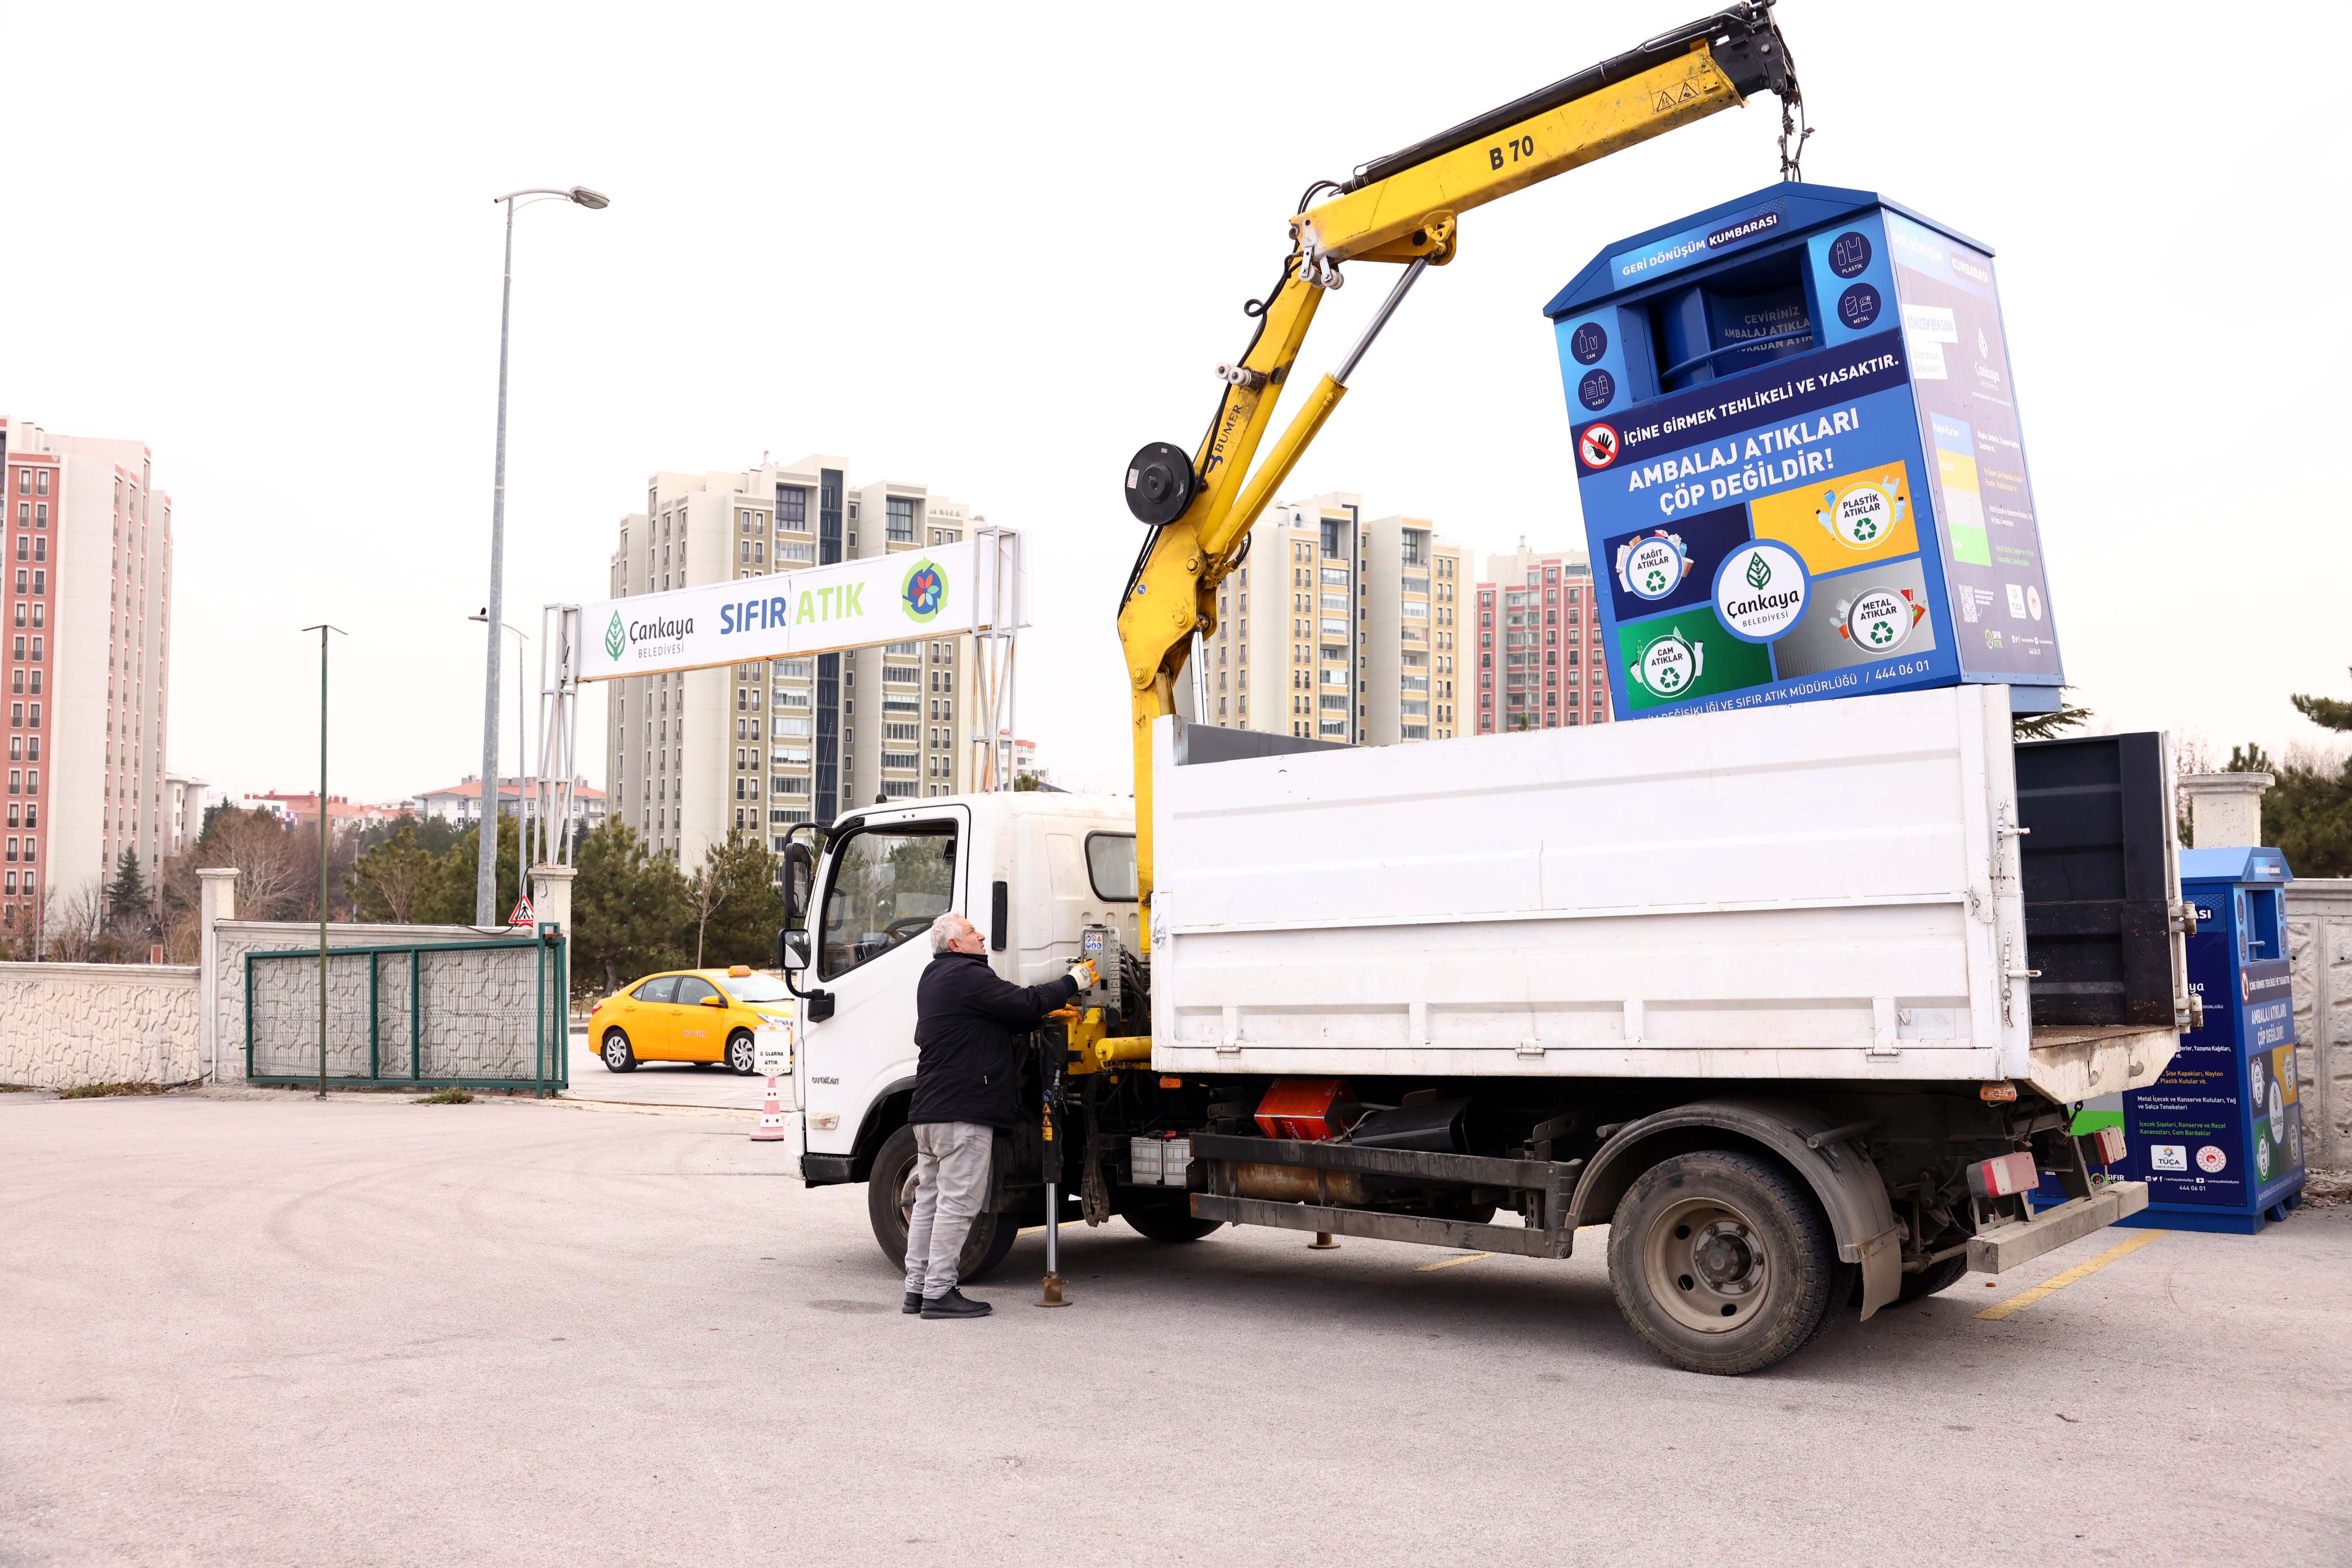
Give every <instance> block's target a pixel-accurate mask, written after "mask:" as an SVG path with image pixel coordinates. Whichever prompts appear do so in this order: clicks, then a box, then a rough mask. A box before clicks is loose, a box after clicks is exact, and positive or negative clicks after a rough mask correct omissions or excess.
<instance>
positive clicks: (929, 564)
mask: <svg viewBox="0 0 2352 1568" xmlns="http://www.w3.org/2000/svg"><path fill="white" fill-rule="evenodd" d="M947 602H948V574H947V573H946V572H945V571H944V570H942V569H941V568H940V564H939V563H937V562H935V561H931V560H929V559H928V558H927V559H924V560H921V561H918V562H916V563H914V564H913V565H912V566H909V567H908V568H907V575H906V578H905V580H904V581H903V582H901V583H900V584H898V607H899V608H901V609H903V610H905V611H906V612H907V618H908V620H910V621H913V622H915V623H916V624H917V625H919V626H920V625H928V624H929V622H931V621H934V620H936V619H938V618H939V614H940V609H941V608H943V607H944V606H945V605H946V604H947Z"/></svg>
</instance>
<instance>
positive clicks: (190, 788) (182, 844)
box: [163, 773, 212, 858]
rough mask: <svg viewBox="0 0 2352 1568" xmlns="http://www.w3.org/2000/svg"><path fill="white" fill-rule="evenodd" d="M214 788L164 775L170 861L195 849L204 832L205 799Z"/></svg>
mask: <svg viewBox="0 0 2352 1568" xmlns="http://www.w3.org/2000/svg"><path fill="white" fill-rule="evenodd" d="M211 789H212V785H210V784H206V783H205V781H204V780H202V779H199V778H191V777H189V776H188V775H187V774H185V773H165V774H164V775H163V853H164V855H165V856H166V857H167V858H168V857H170V856H173V855H177V854H179V853H180V852H181V851H182V850H184V849H186V848H188V847H190V846H192V845H194V843H195V841H196V839H197V837H199V836H200V835H202V834H203V832H204V830H205V795H206V794H207V793H208V792H209V791H210V790H211Z"/></svg>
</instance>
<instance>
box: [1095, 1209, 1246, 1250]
mask: <svg viewBox="0 0 2352 1568" xmlns="http://www.w3.org/2000/svg"><path fill="white" fill-rule="evenodd" d="M1118 1217H1119V1218H1121V1219H1123V1220H1125V1221H1127V1223H1128V1225H1129V1227H1130V1228H1132V1229H1133V1230H1134V1232H1135V1234H1136V1235H1138V1236H1140V1237H1144V1238H1145V1239H1146V1240H1149V1241H1169V1242H1177V1241H1198V1240H1200V1239H1201V1238H1202V1237H1204V1236H1206V1235H1208V1234H1209V1233H1210V1232H1211V1231H1213V1230H1214V1229H1216V1228H1217V1226H1221V1225H1223V1223H1224V1221H1223V1220H1215V1219H1194V1218H1193V1217H1192V1206H1191V1205H1189V1204H1185V1203H1172V1204H1151V1205H1146V1206H1140V1207H1137V1208H1131V1209H1121V1210H1119V1211H1118Z"/></svg>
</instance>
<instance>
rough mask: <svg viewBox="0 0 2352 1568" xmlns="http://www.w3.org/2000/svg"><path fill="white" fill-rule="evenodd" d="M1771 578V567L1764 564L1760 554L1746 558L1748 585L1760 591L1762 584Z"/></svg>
mask: <svg viewBox="0 0 2352 1568" xmlns="http://www.w3.org/2000/svg"><path fill="white" fill-rule="evenodd" d="M1771 580H1772V568H1771V567H1769V566H1768V565H1766V564H1765V562H1764V557H1763V556H1762V555H1761V554H1756V555H1750V556H1749V557H1748V586H1749V587H1751V588H1753V589H1755V590H1757V591H1758V592H1759V593H1761V592H1762V591H1763V588H1764V584H1767V583H1769V582H1770V581H1771Z"/></svg>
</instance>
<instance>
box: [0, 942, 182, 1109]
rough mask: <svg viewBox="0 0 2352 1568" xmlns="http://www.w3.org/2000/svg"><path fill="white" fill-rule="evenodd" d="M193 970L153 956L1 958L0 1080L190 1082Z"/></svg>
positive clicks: (52, 1084)
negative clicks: (151, 960)
mask: <svg viewBox="0 0 2352 1568" xmlns="http://www.w3.org/2000/svg"><path fill="white" fill-rule="evenodd" d="M196 995H197V986H196V970H195V968H194V966H193V965H191V966H187V967H182V966H178V965H165V964H147V963H0V1083H22V1084H31V1085H32V1086H34V1087H35V1088H37V1089H76V1088H79V1087H81V1086H82V1085H85V1084H93V1083H161V1084H178V1083H191V1082H194V1080H195V1079H197V1078H198V1077H200V1076H201V1075H202V1073H203V1070H204V1064H203V1058H202V1055H201V1054H200V1051H199V1048H198V1044H197V1041H198V1037H199V1034H200V1030H199V1028H198V1024H197V1002H196Z"/></svg>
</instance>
